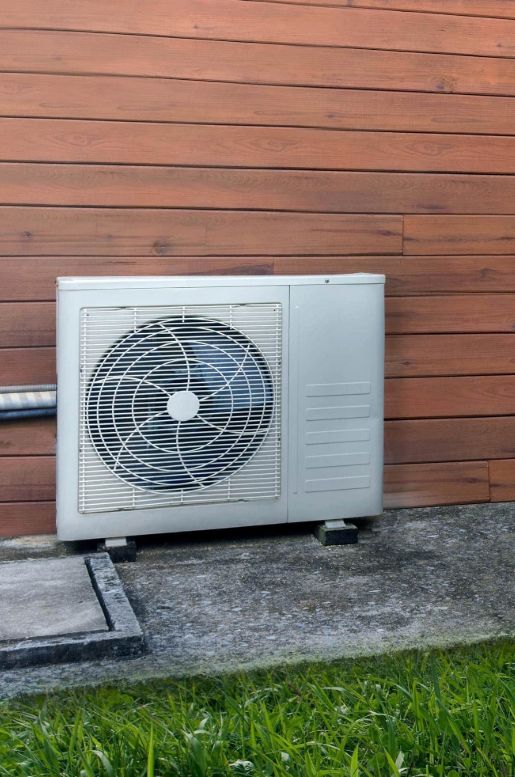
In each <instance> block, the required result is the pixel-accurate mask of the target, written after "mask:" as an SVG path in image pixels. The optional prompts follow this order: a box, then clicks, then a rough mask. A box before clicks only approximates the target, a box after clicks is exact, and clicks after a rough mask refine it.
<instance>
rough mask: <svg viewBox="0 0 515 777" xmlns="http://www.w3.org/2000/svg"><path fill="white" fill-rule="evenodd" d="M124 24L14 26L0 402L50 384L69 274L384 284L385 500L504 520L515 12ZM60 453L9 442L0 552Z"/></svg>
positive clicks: (236, 7)
mask: <svg viewBox="0 0 515 777" xmlns="http://www.w3.org/2000/svg"><path fill="white" fill-rule="evenodd" d="M122 5H123V12H122V13H116V14H113V13H112V9H111V8H110V7H109V4H105V2H104V1H103V0H87V2H83V3H82V2H81V3H76V4H70V3H68V2H65V0H47V2H45V3H38V2H36V0H17V2H16V3H15V2H14V0H6V2H5V3H4V4H3V6H2V14H1V15H0V303H1V304H0V358H1V359H2V379H1V380H2V383H6V384H7V383H39V382H54V381H55V348H54V341H55V321H54V316H55V303H54V297H55V288H54V283H55V278H56V277H57V276H60V275H88V274H89V275H114V276H117V275H118V276H120V275H152V274H156V275H161V274H163V275H169V274H206V273H207V274H211V273H216V274H231V273H238V274H251V275H260V274H263V273H266V274H273V273H275V274H284V273H292V274H295V273H299V274H310V273H327V274H329V273H342V272H379V273H385V274H386V276H387V283H386V294H387V311H386V312H387V317H386V325H387V332H388V335H387V341H386V375H387V379H386V384H385V412H386V418H387V421H386V435H385V438H386V462H387V464H386V468H385V489H386V504H387V505H388V506H417V505H420V506H423V505H432V504H440V503H460V502H474V501H487V500H488V499H489V498H490V499H492V500H494V501H496V500H499V499H512V498H513V499H515V488H514V486H513V482H514V479H515V465H514V464H513V462H515V347H514V344H515V339H514V338H515V243H514V241H515V99H514V98H515V11H513V5H514V4H513V3H512V2H510V3H507V2H505V0H445V2H444V0H417V2H415V0H352V2H351V0H295V1H294V2H291V1H290V0H280V1H279V2H275V1H274V0H270V1H267V2H263V0H250V1H247V2H241V1H240V0H217V2H216V3H213V2H212V0H156V2H154V3H151V4H141V3H140V2H137V0H123V2H122ZM512 16H513V18H512ZM27 20H30V24H31V27H32V29H25V27H26V26H27ZM65 28H68V29H65ZM120 33H121V34H120ZM54 449H55V420H54V419H38V420H36V421H30V422H29V421H24V422H22V421H19V422H16V423H15V422H11V423H7V424H2V425H1V426H0V455H1V456H2V465H3V466H2V467H0V535H2V534H9V533H12V534H21V533H24V532H27V531H30V532H38V531H53V530H54V520H55V506H54V502H53V499H54V494H55V468H54Z"/></svg>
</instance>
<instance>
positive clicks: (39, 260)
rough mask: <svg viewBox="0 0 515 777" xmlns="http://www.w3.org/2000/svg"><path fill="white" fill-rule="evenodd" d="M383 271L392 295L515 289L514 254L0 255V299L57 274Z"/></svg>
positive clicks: (11, 298) (45, 283)
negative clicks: (401, 255)
mask: <svg viewBox="0 0 515 777" xmlns="http://www.w3.org/2000/svg"><path fill="white" fill-rule="evenodd" d="M274 272H275V273H276V274H279V275H294V274H300V275H303V274H308V275H309V274H311V273H329V274H330V273H351V272H372V273H384V274H386V294H387V295H390V296H404V297H405V296H406V295H411V294H412V295H428V294H437V295H438V294H443V293H457V292H469V293H472V292H515V256H480V257H462V256H447V257H444V256H423V257H398V256H395V257H394V256H320V255H318V256H275V257H273V256H220V257H204V258H203V259H202V261H201V262H199V261H198V259H197V258H196V257H188V256H186V257H184V256H173V257H172V256H170V257H167V256H162V257H161V256H139V257H138V256H131V257H116V256H103V255H97V256H89V257H84V256H62V257H61V256H45V257H32V256H16V257H0V301H6V302H16V301H23V300H34V301H47V300H53V299H54V298H55V279H56V278H57V277H59V276H61V275H117V276H119V275H198V274H200V275H225V274H231V275H262V274H271V273H274Z"/></svg>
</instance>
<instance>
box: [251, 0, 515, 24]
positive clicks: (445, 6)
mask: <svg viewBox="0 0 515 777" xmlns="http://www.w3.org/2000/svg"><path fill="white" fill-rule="evenodd" d="M252 2H259V0H252ZM268 2H270V3H293V4H294V5H299V4H300V5H327V6H336V7H339V8H345V7H346V6H352V7H353V8H380V9H382V10H387V11H416V12H418V13H420V12H427V13H438V14H451V15H454V14H456V15H459V16H493V17H496V18H501V19H515V7H514V5H513V0H268Z"/></svg>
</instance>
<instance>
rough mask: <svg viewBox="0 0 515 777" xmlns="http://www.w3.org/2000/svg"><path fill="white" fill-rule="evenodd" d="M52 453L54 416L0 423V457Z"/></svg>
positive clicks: (53, 449) (53, 447)
mask: <svg viewBox="0 0 515 777" xmlns="http://www.w3.org/2000/svg"><path fill="white" fill-rule="evenodd" d="M2 355H3V354H2ZM54 454H55V418H26V419H21V420H17V421H2V423H1V424H0V457H6V456H21V457H23V456H53V455H54ZM1 463H2V467H3V461H2V462H1Z"/></svg>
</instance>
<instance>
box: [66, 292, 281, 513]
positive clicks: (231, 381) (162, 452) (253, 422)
mask: <svg viewBox="0 0 515 777" xmlns="http://www.w3.org/2000/svg"><path fill="white" fill-rule="evenodd" d="M281 331H282V329H281V307H280V305H277V304H257V303H255V304H247V305H226V306H215V305H203V306H181V307H178V306H173V307H172V306H170V307H166V308H154V307H142V308H85V309H83V310H82V311H81V429H80V467H79V470H80V471H79V510H80V511H81V512H83V513H88V512H102V511H110V510H119V509H141V508H144V507H158V506H165V505H177V504H190V503H195V502H203V503H205V502H220V501H232V500H241V499H259V498H270V497H276V496H278V494H279V488H280V435H279V431H280V430H279V423H280V417H279V415H280V414H279V408H280V382H281V381H280V372H281V371H280V356H281Z"/></svg>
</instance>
